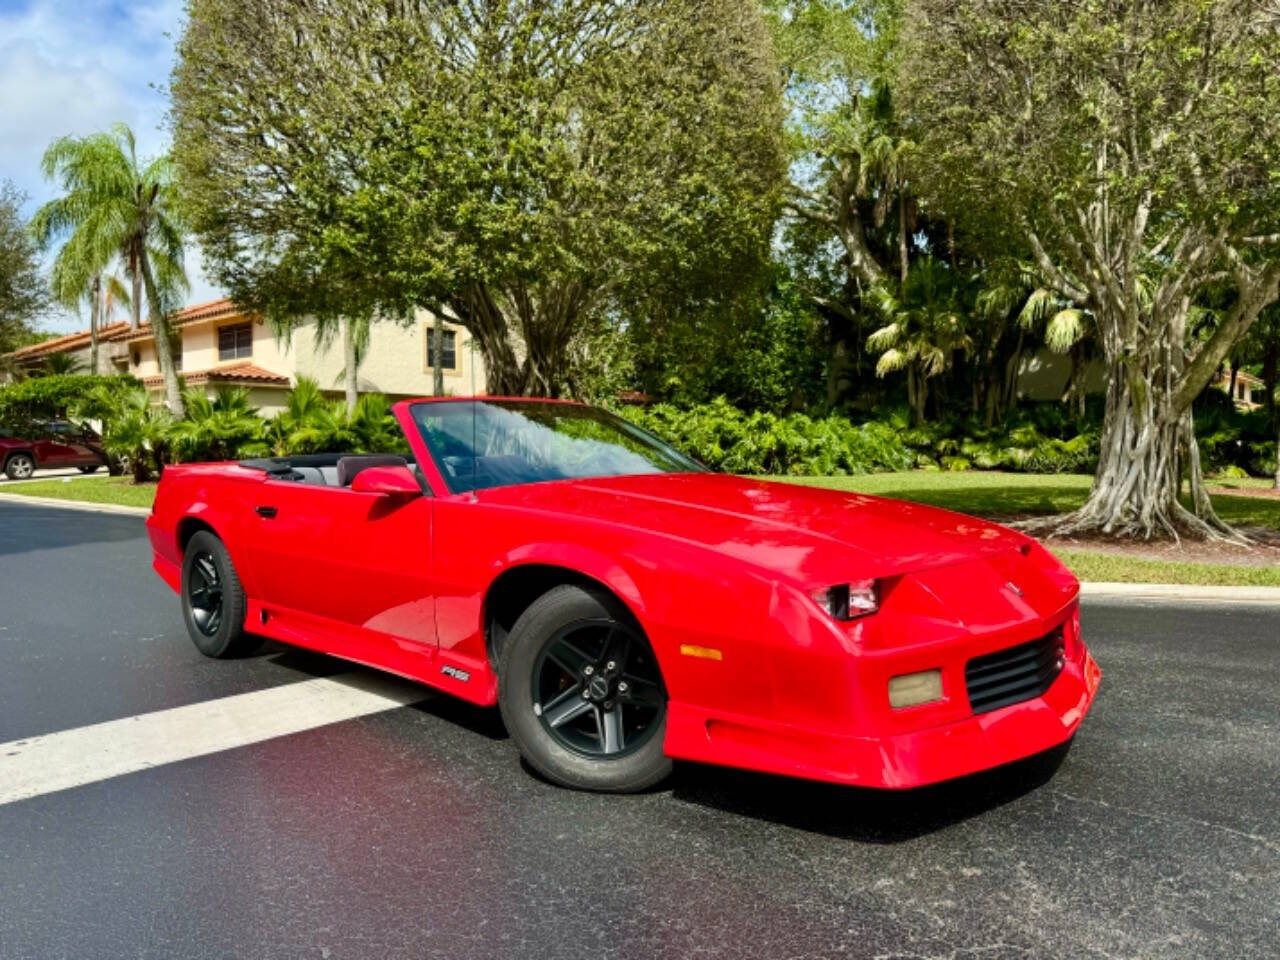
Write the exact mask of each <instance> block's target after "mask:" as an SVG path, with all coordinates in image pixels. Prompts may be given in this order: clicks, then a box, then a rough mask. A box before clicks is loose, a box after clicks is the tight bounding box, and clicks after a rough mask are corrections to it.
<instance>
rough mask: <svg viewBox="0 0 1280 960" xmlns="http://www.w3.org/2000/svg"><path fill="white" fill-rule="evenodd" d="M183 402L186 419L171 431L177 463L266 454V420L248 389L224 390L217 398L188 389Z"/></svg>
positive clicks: (179, 421)
mask: <svg viewBox="0 0 1280 960" xmlns="http://www.w3.org/2000/svg"><path fill="white" fill-rule="evenodd" d="M183 400H184V406H185V407H186V416H185V417H183V418H182V419H181V420H175V421H174V423H173V426H172V429H171V437H172V441H173V452H174V455H175V458H176V459H177V460H179V461H182V462H189V461H204V460H234V459H237V458H239V457H241V456H248V455H252V454H257V453H265V452H266V445H265V444H264V443H263V440H262V428H263V424H262V419H261V418H260V417H259V416H258V408H257V407H254V406H252V405H251V404H250V402H249V391H248V390H246V389H245V388H244V387H226V388H221V389H219V390H218V391H217V392H216V394H215V395H214V396H213V397H210V396H209V395H208V394H207V393H205V392H204V391H202V390H197V389H188V390H186V391H185V392H184V395H183Z"/></svg>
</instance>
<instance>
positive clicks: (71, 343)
mask: <svg viewBox="0 0 1280 960" xmlns="http://www.w3.org/2000/svg"><path fill="white" fill-rule="evenodd" d="M128 329H129V324H128V323H127V322H121V323H112V324H108V325H107V326H105V327H102V328H101V329H99V330H98V340H99V341H100V342H101V341H103V340H109V339H114V337H115V336H116V335H117V334H120V333H123V332H124V331H126V330H128ZM90 339H91V338H90V335H89V331H88V330H79V331H77V332H76V333H68V334H65V335H64V336H61V337H54V338H53V339H51V340H41V341H40V342H39V343H33V344H31V345H30V346H29V347H21V348H19V349H17V350H15V351H13V353H10V354H8V356H10V357H12V358H14V359H15V360H22V359H25V358H27V357H43V356H45V355H46V354H50V353H61V352H62V351H64V350H75V349H77V348H78V347H83V346H85V345H86V344H88V342H89V340H90Z"/></svg>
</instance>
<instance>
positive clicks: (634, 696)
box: [498, 585, 671, 793]
mask: <svg viewBox="0 0 1280 960" xmlns="http://www.w3.org/2000/svg"><path fill="white" fill-rule="evenodd" d="M499 660H500V663H499V666H498V703H499V706H500V707H501V710H502V718H503V721H504V722H505V723H506V726H507V730H508V732H509V733H510V734H511V737H512V739H513V740H515V742H516V745H517V746H518V747H519V748H520V753H521V754H522V755H523V756H524V758H525V760H527V761H528V763H529V764H530V766H532V767H533V768H534V769H535V770H537V771H538V772H539V773H540V774H542V775H543V776H544V777H546V778H547V779H548V780H551V781H552V782H554V783H558V784H560V785H561V786H566V787H573V788H575V789H578V790H598V791H603V792H607V793H630V792H634V791H637V790H644V789H645V788H647V787H650V786H652V785H653V784H655V783H658V782H659V781H660V780H662V779H664V778H665V777H666V776H667V775H668V774H669V773H670V772H671V761H670V760H669V759H668V758H667V757H666V756H665V755H664V754H663V752H662V747H663V735H664V733H665V732H666V720H667V696H666V689H665V687H664V686H663V682H662V674H661V673H660V672H659V670H658V661H657V658H656V657H655V656H654V654H653V650H652V648H651V647H650V646H649V642H648V640H647V639H646V638H645V636H644V632H643V631H642V630H641V629H640V627H639V625H638V624H636V623H635V621H634V620H633V619H632V618H631V617H630V616H629V615H628V613H627V612H626V611H625V610H624V609H622V608H621V606H620V604H618V603H617V601H615V600H614V599H613V598H612V597H610V596H609V595H608V594H606V593H604V592H603V591H596V590H590V589H587V588H584V587H579V586H574V585H565V586H560V587H556V588H554V589H552V590H550V591H548V592H547V593H545V594H543V595H542V596H541V597H539V598H538V599H537V600H536V601H534V603H533V604H532V605H531V606H530V607H529V609H528V610H526V611H525V612H524V613H523V614H522V615H521V616H520V619H519V620H517V621H516V624H515V626H514V627H513V628H512V630H511V635H510V636H509V637H508V638H507V642H506V644H505V645H504V646H503V648H502V652H501V656H500V658H499Z"/></svg>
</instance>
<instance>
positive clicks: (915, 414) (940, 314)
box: [867, 256, 972, 424]
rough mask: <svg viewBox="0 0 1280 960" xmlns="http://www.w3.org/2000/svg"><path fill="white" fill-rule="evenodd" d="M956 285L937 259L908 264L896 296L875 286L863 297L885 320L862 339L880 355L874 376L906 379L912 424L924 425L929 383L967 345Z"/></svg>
mask: <svg viewBox="0 0 1280 960" xmlns="http://www.w3.org/2000/svg"><path fill="white" fill-rule="evenodd" d="M963 293H964V292H963V289H962V284H961V283H960V281H959V280H958V278H957V277H956V275H955V271H954V270H952V269H951V268H949V267H948V266H947V265H946V264H945V263H943V262H942V261H941V260H938V259H936V258H935V257H932V256H923V257H921V258H920V259H919V260H917V261H916V262H915V263H913V264H912V265H911V269H910V271H909V272H908V274H907V282H906V283H905V284H904V285H903V289H902V295H901V296H895V295H894V294H893V292H892V291H891V290H890V289H889V288H888V287H886V286H884V285H880V286H878V287H876V288H875V289H873V290H872V291H871V292H870V294H869V295H868V301H869V303H870V305H871V306H872V307H873V308H874V309H875V311H876V312H877V313H879V314H880V316H881V317H882V318H883V319H884V320H885V321H886V323H885V325H884V326H882V327H880V329H878V330H876V331H875V332H874V333H872V334H871V336H869V337H868V338H867V348H868V349H870V350H875V351H877V352H879V353H880V359H879V361H878V362H877V363H876V374H877V375H879V376H881V377H883V376H885V375H886V374H888V373H891V372H893V371H895V370H905V371H906V374H907V401H908V403H909V404H910V406H911V418H912V421H913V422H914V423H916V424H919V423H921V422H922V421H923V420H924V412H925V401H926V399H927V398H928V383H929V380H930V379H932V378H933V377H935V376H937V375H938V374H940V373H943V372H945V371H946V370H948V369H950V367H951V363H952V360H953V359H954V357H955V353H956V351H958V350H959V351H964V352H966V353H967V352H968V351H969V349H970V347H971V345H972V340H971V338H970V336H969V333H968V331H967V330H966V329H965V325H964V319H963V318H964V316H965V310H964V304H963Z"/></svg>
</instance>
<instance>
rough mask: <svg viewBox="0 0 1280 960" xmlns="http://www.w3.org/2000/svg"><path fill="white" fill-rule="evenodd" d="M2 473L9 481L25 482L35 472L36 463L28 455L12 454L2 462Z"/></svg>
mask: <svg viewBox="0 0 1280 960" xmlns="http://www.w3.org/2000/svg"><path fill="white" fill-rule="evenodd" d="M4 472H5V474H6V475H7V476H8V477H9V479H10V480H27V479H29V478H30V477H31V475H32V474H33V473H35V472H36V461H35V458H34V457H33V456H31V454H29V453H14V454H11V455H10V456H9V459H8V460H6V461H5V462H4Z"/></svg>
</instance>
